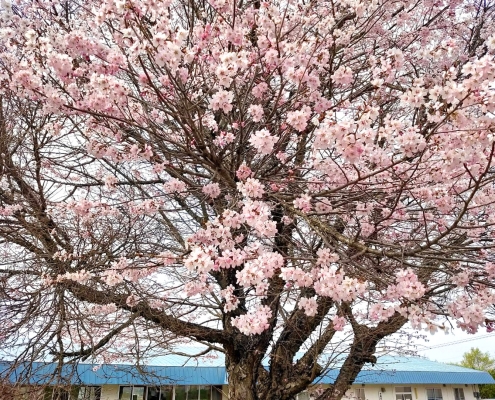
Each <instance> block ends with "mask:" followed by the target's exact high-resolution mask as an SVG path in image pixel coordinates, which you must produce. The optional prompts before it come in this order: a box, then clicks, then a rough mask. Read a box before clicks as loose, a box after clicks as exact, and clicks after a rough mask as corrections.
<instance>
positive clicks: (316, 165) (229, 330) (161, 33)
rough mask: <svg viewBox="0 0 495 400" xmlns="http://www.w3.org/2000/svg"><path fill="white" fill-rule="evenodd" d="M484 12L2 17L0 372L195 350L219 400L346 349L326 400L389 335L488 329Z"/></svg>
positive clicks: (303, 380)
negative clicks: (212, 370)
mask: <svg viewBox="0 0 495 400" xmlns="http://www.w3.org/2000/svg"><path fill="white" fill-rule="evenodd" d="M494 10H495V2H494V1H492V0H476V1H474V0H413V1H411V0H365V1H356V0H325V1H323V0H322V1H310V0H305V1H303V0H281V1H270V2H261V1H258V0H254V1H246V0H238V1H226V0H208V1H206V0H204V1H192V0H190V1H186V0H103V1H85V2H79V1H77V0H70V1H65V0H64V1H58V0H38V1H35V2H31V1H18V2H15V3H12V4H10V3H8V2H7V3H3V5H2V6H1V11H0V12H1V16H0V17H1V18H2V23H1V26H0V65H1V70H0V96H1V107H2V108H1V109H0V147H1V148H0V179H1V180H0V215H1V219H0V238H1V241H0V248H1V255H2V265H1V267H0V299H1V302H0V322H1V324H0V337H1V339H2V346H1V350H2V353H3V354H9V355H10V356H11V357H16V358H19V359H47V357H49V356H50V357H54V359H56V360H58V361H59V362H60V363H62V362H68V361H71V360H72V361H78V360H85V359H88V358H91V359H100V360H103V361H111V360H114V359H116V357H122V356H129V357H141V356H142V355H143V354H145V353H146V352H147V351H150V352H152V353H153V352H155V351H156V352H159V351H160V349H162V348H166V347H170V346H172V345H173V343H175V342H179V343H184V342H185V341H190V342H195V343H201V344H204V345H206V346H208V347H207V350H208V349H216V350H219V351H223V352H224V353H225V356H226V367H227V371H228V380H229V399H233V400H241V399H242V400H254V399H267V400H271V399H277V400H284V399H290V398H292V397H293V396H294V395H295V394H297V393H299V392H301V391H302V390H304V389H305V388H307V387H308V386H309V385H311V383H312V382H313V381H314V380H315V379H317V378H318V377H319V376H320V375H321V374H322V373H324V370H325V368H324V367H325V365H324V364H323V362H322V359H321V357H320V356H321V354H323V353H327V354H344V353H345V356H343V360H342V365H341V367H340V373H339V375H338V377H337V378H336V381H335V383H334V385H332V386H331V387H330V388H328V389H326V390H325V391H324V392H322V393H321V395H320V397H319V399H340V398H341V397H342V395H343V394H344V392H345V391H346V389H347V388H348V387H349V385H350V384H351V383H352V382H353V381H354V379H355V378H356V376H357V374H358V373H359V371H360V370H361V368H362V367H363V366H364V364H365V363H367V362H374V361H375V358H374V353H375V352H376V348H377V345H378V343H379V342H380V341H381V340H383V339H384V338H387V337H389V336H390V335H392V334H394V333H395V332H397V331H398V330H399V329H401V328H402V327H403V326H404V325H405V324H406V323H410V325H411V326H412V327H413V328H414V329H418V330H419V329H426V330H429V331H431V332H435V331H436V330H439V329H444V330H445V329H448V327H449V324H457V326H459V327H460V328H462V329H464V330H466V331H468V332H471V333H475V332H476V331H478V330H479V329H481V328H487V329H489V330H492V329H493V321H492V319H491V318H493V317H491V316H490V314H489V309H490V307H492V305H493V304H494V303H495V290H494V289H495V260H494V258H493V250H492V249H493V240H494V223H495V206H494V202H495V187H494V178H495V169H494V166H493V164H492V163H493V162H494V150H495V119H494V118H495V115H494V111H495V84H494V78H495V59H494V57H495V28H494V27H495V21H494ZM342 331H343V332H345V333H346V334H347V338H348V340H347V342H346V343H347V344H346V346H348V347H346V348H345V349H343V348H342V347H340V346H339V344H341V343H342V340H341V338H342V333H341V332H342ZM296 354H297V355H296ZM266 359H268V361H269V366H268V367H265V366H263V360H266Z"/></svg>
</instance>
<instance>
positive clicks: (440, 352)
mask: <svg viewBox="0 0 495 400" xmlns="http://www.w3.org/2000/svg"><path fill="white" fill-rule="evenodd" d="M414 341H415V343H416V345H417V352H418V355H419V356H423V357H427V358H429V359H430V360H434V361H440V362H445V363H452V362H460V361H461V360H462V355H463V354H464V353H466V352H468V351H469V350H470V349H471V348H472V347H477V348H479V349H480V350H481V351H483V352H487V353H489V354H490V355H491V356H492V357H493V358H495V332H492V333H487V332H486V330H480V331H479V332H478V333H476V334H474V335H470V334H467V333H465V332H462V331H461V330H453V331H451V332H450V333H449V334H447V335H446V334H445V333H443V332H439V333H436V334H434V335H430V334H426V335H425V338H424V339H423V338H420V339H415V340H414Z"/></svg>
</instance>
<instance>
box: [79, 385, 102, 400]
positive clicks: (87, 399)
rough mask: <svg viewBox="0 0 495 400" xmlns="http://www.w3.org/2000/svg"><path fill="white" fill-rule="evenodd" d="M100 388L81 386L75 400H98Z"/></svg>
mask: <svg viewBox="0 0 495 400" xmlns="http://www.w3.org/2000/svg"><path fill="white" fill-rule="evenodd" d="M100 398H101V387H100V386H81V387H80V388H79V393H78V395H77V400H100Z"/></svg>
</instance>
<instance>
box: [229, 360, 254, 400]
mask: <svg viewBox="0 0 495 400" xmlns="http://www.w3.org/2000/svg"><path fill="white" fill-rule="evenodd" d="M254 369H255V368H254V365H252V364H250V363H247V362H238V363H232V364H231V365H230V366H228V367H227V372H228V375H229V377H228V382H229V396H228V399H229V400H257V395H256V377H255V371H254Z"/></svg>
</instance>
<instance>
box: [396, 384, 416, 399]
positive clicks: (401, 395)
mask: <svg viewBox="0 0 495 400" xmlns="http://www.w3.org/2000/svg"><path fill="white" fill-rule="evenodd" d="M395 400H412V392H411V386H397V387H396V388H395Z"/></svg>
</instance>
